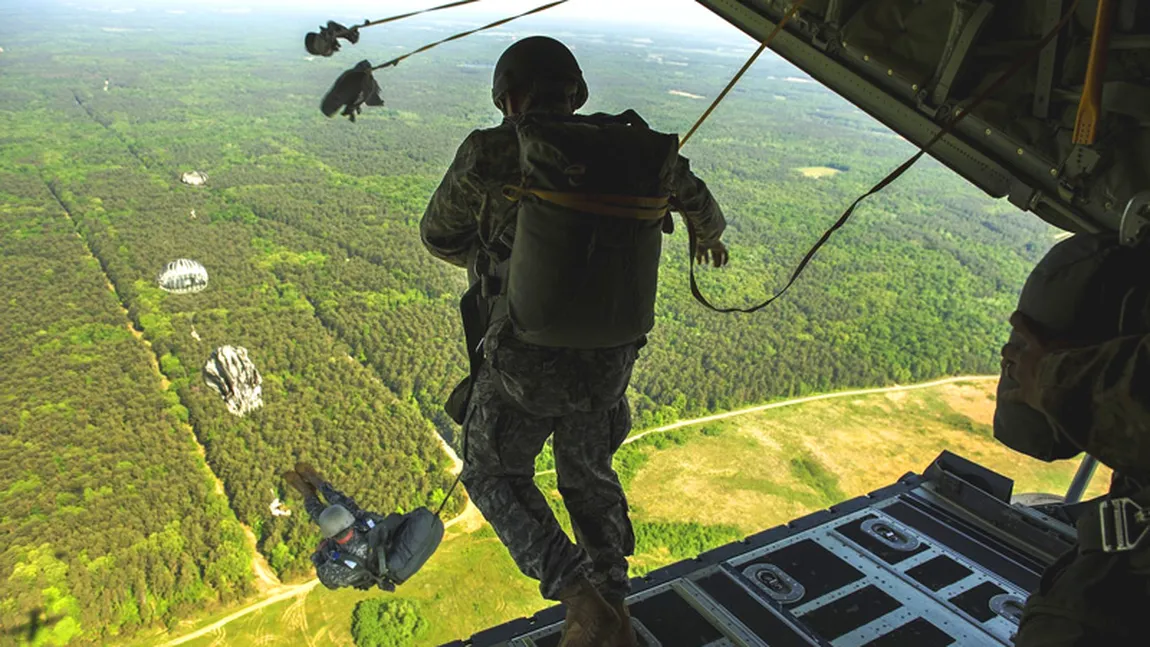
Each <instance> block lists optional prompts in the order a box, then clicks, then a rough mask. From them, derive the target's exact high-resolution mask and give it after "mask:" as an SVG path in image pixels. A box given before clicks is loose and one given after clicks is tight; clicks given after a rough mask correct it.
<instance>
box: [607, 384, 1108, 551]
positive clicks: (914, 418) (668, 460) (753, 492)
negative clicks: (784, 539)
mask: <svg viewBox="0 0 1150 647" xmlns="http://www.w3.org/2000/svg"><path fill="white" fill-rule="evenodd" d="M993 394H994V383H993V382H983V383H960V384H956V385H947V386H943V387H937V388H933V389H927V390H923V391H917V392H909V393H907V392H904V393H893V394H883V395H871V396H864V397H860V398H855V399H849V400H848V399H839V400H827V401H823V402H812V403H808V404H803V405H801V406H796V407H791V408H786V409H778V410H773V411H768V412H763V413H760V414H750V415H747V416H745V417H740V418H736V419H734V420H731V421H727V422H725V423H722V427H721V433H718V434H714V433H712V435H703V434H698V435H697V436H695V437H693V438H691V439H690V441H689V442H686V443H683V444H675V445H674V446H672V447H665V448H664V449H662V450H655V451H650V452H649V454H648V456H647V457H646V460H645V461H643V466H642V468H641V469H640V470H639V472H638V473H637V474H636V475H635V477H634V479H633V481H632V482H631V486H630V489H629V496H630V499H631V502H632V505H633V508H634V509H636V510H638V516H639V517H640V518H643V519H647V520H658V521H695V522H699V523H703V524H718V523H724V524H735V525H737V526H738V527H739V529H740V530H742V531H743V532H745V533H752V532H756V531H758V530H762V529H765V528H769V527H772V526H775V525H778V524H780V523H785V522H787V521H788V520H790V519H793V518H795V517H798V516H802V515H804V514H807V513H809V512H813V511H815V510H819V509H821V508H825V507H827V506H829V505H831V504H833V503H835V502H837V501H840V500H842V499H844V498H851V497H855V496H859V495H861V494H865V493H867V492H870V491H872V490H875V489H878V488H880V487H882V486H884V485H889V484H890V483H893V482H894V481H896V480H897V479H898V478H899V477H900V476H902V475H903V474H905V473H907V472H920V473H921V472H922V470H923V469H925V468H926V466H927V465H928V464H929V463H930V461H931V460H932V459H934V458H935V457H936V456H937V455H938V454H939V453H940V452H942V450H944V449H949V450H950V451H953V452H955V453H956V454H959V455H961V456H963V457H965V458H969V459H970V460H973V461H975V462H977V463H979V464H981V465H984V466H986V467H988V468H990V469H992V470H995V471H997V472H999V473H1001V474H1003V475H1006V476H1009V477H1011V478H1013V479H1014V480H1015V488H1014V491H1015V492H1016V493H1022V492H1051V493H1057V494H1061V493H1063V492H1065V490H1066V487H1067V486H1068V485H1069V483H1070V479H1071V477H1072V476H1073V475H1074V470H1075V469H1076V467H1077V462H1076V461H1063V462H1060V463H1053V464H1049V463H1043V462H1042V461H1038V460H1034V459H1030V458H1028V457H1026V456H1023V455H1021V454H1018V453H1016V452H1014V451H1012V450H1010V449H1008V448H1007V447H1005V446H1003V445H1001V444H999V443H998V442H996V441H995V440H994V439H993V437H992V435H991V433H992V432H991V426H990V424H991V421H992V419H993V414H994V400H993ZM1108 481H1109V473H1108V471H1106V470H1104V469H1100V470H1099V472H1098V474H1097V475H1096V476H1095V478H1094V481H1093V483H1092V485H1091V490H1090V493H1089V494H1090V495H1093V494H1101V493H1102V492H1103V491H1104V489H1105V487H1106V484H1107V483H1108Z"/></svg>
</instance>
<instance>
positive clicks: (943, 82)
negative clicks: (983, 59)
mask: <svg viewBox="0 0 1150 647" xmlns="http://www.w3.org/2000/svg"><path fill="white" fill-rule="evenodd" d="M971 4H972V3H971V2H970V1H966V2H959V3H956V4H955V6H954V12H955V13H954V24H953V25H952V26H951V37H950V38H947V40H948V41H949V42H948V43H947V50H948V51H947V53H946V54H944V55H943V57H942V64H941V66H940V67H939V71H938V82H937V83H936V84H935V86H934V92H933V94H932V96H931V100H932V101H933V102H934V103H935V105H938V104H941V103H943V102H945V101H946V100H947V99H948V98H950V88H951V86H952V85H953V84H954V80H955V79H956V78H957V77H958V72H959V70H961V69H962V65H963V63H965V62H966V59H967V57H969V56H970V50H971V48H972V47H973V46H974V41H976V40H978V35H979V34H980V33H981V32H982V28H983V27H984V26H985V25H986V23H987V20H988V19H989V18H990V14H992V13H994V4H992V3H990V2H982V3H979V5H978V6H977V7H976V8H974V10H973V11H971V12H970V13H969V16H967V15H966V14H967V12H968V11H969V10H970V9H969V5H971ZM956 32H957V37H956Z"/></svg>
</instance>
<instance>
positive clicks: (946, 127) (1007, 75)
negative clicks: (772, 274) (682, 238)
mask: <svg viewBox="0 0 1150 647" xmlns="http://www.w3.org/2000/svg"><path fill="white" fill-rule="evenodd" d="M803 1H804V0H800V2H799V3H798V4H797V5H796V6H795V7H792V9H791V14H789V15H793V13H794V10H795V9H797V7H798V5H801V4H802V2H803ZM1080 2H1081V0H1074V2H1073V3H1071V5H1070V8H1069V9H1067V11H1066V13H1065V14H1063V16H1062V18H1061V19H1060V20H1059V21H1058V24H1057V25H1055V26H1054V28H1053V29H1051V30H1050V32H1049V33H1047V34H1046V35H1045V36H1044V37H1043V38H1042V40H1040V41H1038V43H1037V44H1035V45H1033V46H1032V47H1031V48H1030V49H1028V50H1027V51H1025V52H1023V53H1022V54H1021V55H1020V56H1019V57H1018V58H1017V59H1015V60H1014V62H1013V63H1011V65H1010V67H1009V68H1007V69H1006V71H1005V72H1003V73H1002V74H1001V75H999V77H998V78H997V79H995V80H994V83H991V84H990V86H989V87H987V88H986V89H985V90H983V91H982V92H980V93H979V94H978V95H977V96H975V98H974V100H972V101H971V102H970V104H969V105H967V106H966V107H964V108H961V109H959V110H958V111H957V112H956V113H955V114H954V116H953V119H947V120H946V121H945V122H944V123H943V124H942V128H941V129H940V130H939V131H938V132H937V133H935V135H934V137H932V138H931V139H930V141H928V142H927V143H925V144H923V145H922V147H920V148H919V150H918V152H917V153H915V154H914V155H912V156H911V157H910V158H909V159H907V160H906V161H905V162H903V163H902V164H901V165H899V167H898V168H896V169H895V170H893V171H891V172H890V174H889V175H887V176H886V177H884V178H883V179H881V180H879V182H878V183H877V184H875V185H874V186H873V187H871V188H870V190H869V191H867V192H866V193H864V194H863V195H861V196H859V197H858V198H857V199H856V200H855V201H854V202H852V203H851V205H850V206H849V207H847V209H846V211H844V212H843V213H842V215H841V216H839V219H838V220H837V221H836V222H835V224H833V225H831V226H830V228H829V229H827V230H826V231H825V232H823V235H822V236H821V237H820V238H819V240H818V242H816V243H815V244H814V246H813V247H811V248H810V250H809V251H808V252H807V253H806V255H805V256H803V260H802V261H800V262H799V265H798V267H796V268H795V271H794V272H793V273H792V274H791V277H790V279H789V280H788V281H787V284H786V285H784V286H783V289H781V290H779V291H778V292H776V293H775V294H774V295H773V296H772V297H770V298H769V299H767V300H766V301H764V302H762V303H760V304H758V305H756V306H752V307H750V308H717V307H715V306H714V305H711V303H710V302H709V301H707V298H706V297H704V296H703V293H702V292H700V291H699V285H698V283H697V282H696V280H695V262H694V261H695V252H696V250H697V248H698V237H697V234H696V233H695V230H694V228H693V227H691V226H690V223H687V244H688V249H689V256H688V257H687V263H688V265H689V267H690V269H689V274H690V280H691V295H692V296H694V297H695V300H696V301H698V302H699V303H701V304H703V305H704V306H706V307H707V308H710V309H711V310H714V311H715V312H722V313H727V312H744V313H752V312H756V311H758V310H762V309H763V308H765V307H767V306H768V305H770V304H771V303H773V302H774V301H775V300H776V299H778V298H779V297H781V296H783V294H785V293H786V291H787V290H789V289H790V287H791V286H792V285H794V283H795V281H796V280H797V279H798V278H799V275H801V274H802V273H803V270H805V269H806V267H807V264H808V263H810V262H811V259H812V258H814V256H815V253H817V252H818V251H819V249H820V248H821V247H822V246H823V244H824V243H826V242H827V240H829V239H830V237H831V234H833V233H834V232H835V231H837V230H838V229H839V228H841V227H842V226H843V225H845V224H846V222H847V220H849V219H850V217H851V216H852V215H853V214H854V210H855V208H856V207H858V205H859V203H861V202H862V201H863V200H865V199H867V198H869V197H870V196H872V195H874V194H876V193H878V192H879V191H882V190H883V189H885V188H886V187H888V186H890V185H891V184H892V183H893V182H894V181H895V180H897V179H898V178H900V177H902V174H903V173H906V172H907V170H908V169H910V167H912V166H914V165H915V164H916V163H917V162H918V161H919V160H920V159H922V156H923V155H925V154H926V153H928V152H929V151H930V149H931V148H933V147H934V145H935V144H937V143H938V142H939V141H940V140H941V139H942V138H943V137H945V136H947V135H949V134H950V133H952V132H953V131H954V128H955V127H956V126H957V125H958V124H959V123H960V122H961V121H962V120H963V119H966V117H967V115H969V114H970V113H971V112H973V111H974V109H975V108H977V107H979V106H980V105H982V104H983V102H984V101H986V100H987V99H989V98H990V96H991V95H993V94H994V93H995V92H996V91H997V90H998V89H999V88H1000V87H1002V86H1003V85H1005V84H1006V82H1007V81H1009V80H1010V79H1011V78H1013V77H1014V75H1015V74H1017V73H1018V72H1019V71H1021V70H1022V69H1023V68H1024V67H1026V66H1027V65H1028V64H1030V63H1031V62H1032V61H1033V60H1034V59H1035V58H1036V57H1037V56H1038V54H1039V53H1040V52H1042V50H1043V49H1045V48H1046V46H1047V45H1048V44H1050V41H1052V40H1054V37H1055V36H1057V35H1058V34H1059V32H1061V31H1062V30H1063V29H1065V28H1066V25H1067V24H1068V23H1069V22H1070V19H1071V18H1073V17H1074V12H1075V10H1076V9H1078V5H1079V3H1080ZM789 15H788V17H789ZM785 22H786V19H785V18H784V19H783V21H781V22H780V23H779V24H778V26H776V27H775V30H774V31H773V32H771V35H770V36H768V37H767V40H765V41H764V42H763V46H764V47H765V46H766V44H767V43H769V42H770V39H771V38H773V37H774V36H775V34H777V33H778V32H779V30H780V27H782V25H783V23H785ZM761 49H762V48H760V50H761ZM757 55H758V52H756V53H755V56H757ZM753 60H754V57H752V61H753ZM750 62H751V61H748V65H749V64H750ZM746 67H747V65H745V66H744V69H743V70H740V72H739V75H741V74H742V73H743V72H744V71H746ZM738 78H739V76H738V75H736V77H735V79H734V80H733V81H732V83H731V85H733V84H734V81H737V80H738ZM730 88H731V86H730V85H728V86H727V89H726V90H724V91H723V92H724V94H725V93H726V91H727V90H730ZM721 98H722V96H720V99H721ZM715 103H716V104H717V103H718V101H716V102H715ZM711 107H712V108H714V105H712V106H711ZM707 112H708V114H709V113H710V110H708V111H707ZM704 117H706V115H704ZM701 121H702V120H700V122H701ZM697 126H698V124H696V127H697ZM691 132H694V128H692V129H691ZM690 134H691V133H688V135H690ZM685 139H686V138H684V141H685ZM680 147H681V146H680Z"/></svg>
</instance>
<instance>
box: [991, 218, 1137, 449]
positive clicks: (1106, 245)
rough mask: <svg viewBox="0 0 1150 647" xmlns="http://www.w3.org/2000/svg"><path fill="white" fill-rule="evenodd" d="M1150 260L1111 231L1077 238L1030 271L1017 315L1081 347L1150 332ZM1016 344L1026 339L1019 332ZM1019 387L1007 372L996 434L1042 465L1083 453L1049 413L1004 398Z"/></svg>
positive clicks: (1000, 392)
mask: <svg viewBox="0 0 1150 647" xmlns="http://www.w3.org/2000/svg"><path fill="white" fill-rule="evenodd" d="M1148 257H1150V249H1148V248H1147V246H1146V245H1140V246H1138V247H1135V248H1131V247H1125V246H1123V245H1121V244H1120V243H1119V241H1118V238H1117V236H1115V235H1113V234H1110V233H1104V234H1077V235H1075V236H1072V237H1070V238H1068V239H1066V240H1063V241H1061V242H1059V243H1058V244H1057V245H1055V246H1054V247H1053V248H1051V249H1050V251H1049V252H1047V254H1046V256H1044V257H1043V259H1042V260H1041V261H1040V262H1039V263H1038V266H1037V267H1035V268H1034V271H1033V272H1031V274H1030V276H1029V277H1028V278H1027V279H1026V284H1025V286H1023V288H1022V293H1021V295H1020V296H1019V299H1018V311H1019V312H1021V313H1022V314H1024V315H1026V316H1027V317H1029V318H1030V319H1031V320H1032V321H1034V322H1035V323H1036V324H1037V325H1038V326H1040V327H1041V328H1042V329H1043V330H1045V331H1046V332H1047V333H1048V334H1050V335H1053V336H1054V337H1055V338H1058V339H1064V340H1070V341H1072V342H1073V343H1075V344H1076V345H1080V346H1086V345H1091V344H1097V343H1101V342H1104V341H1107V340H1109V339H1113V338H1115V337H1118V336H1122V335H1129V334H1144V333H1145V332H1147V330H1146V328H1147V326H1150V320H1148V318H1147V317H1148V315H1150V312H1146V309H1147V306H1148V305H1150V303H1148V302H1147V301H1146V299H1147V295H1146V293H1145V292H1146V287H1145V276H1146V272H1147V271H1150V260H1148ZM1010 343H1012V344H1020V345H1021V344H1024V341H1023V339H1022V338H1021V337H1020V336H1019V335H1018V333H1017V332H1012V333H1011V335H1010ZM1017 387H1018V383H1017V382H1015V381H1014V379H1013V378H1012V377H1011V376H1010V374H1009V372H1008V371H1007V370H1006V369H1005V367H1004V369H1003V371H1002V374H1001V378H1000V380H999V384H998V395H999V396H1000V397H999V398H998V399H997V403H996V407H995V413H994V435H995V437H996V438H997V439H998V440H1000V441H1002V442H1003V443H1004V444H1006V445H1007V446H1009V447H1011V448H1013V449H1015V450H1018V451H1020V452H1022V453H1024V454H1028V455H1030V456H1033V457H1035V458H1039V459H1042V460H1047V461H1050V460H1058V459H1066V458H1071V457H1073V456H1076V455H1077V454H1079V453H1080V452H1081V451H1082V448H1081V447H1079V446H1078V445H1077V444H1076V443H1074V442H1073V441H1072V440H1071V439H1069V438H1065V437H1063V436H1062V435H1061V434H1057V433H1055V431H1054V428H1053V427H1052V426H1051V424H1050V421H1049V420H1047V418H1046V416H1045V415H1044V414H1042V413H1040V412H1038V411H1036V410H1034V409H1032V408H1030V407H1029V406H1028V405H1026V404H1023V403H1020V402H1010V401H1007V400H1005V399H1004V398H1003V397H1001V396H1002V395H1003V394H1004V393H1006V392H1008V391H1012V390H1014V389H1016V388H1017Z"/></svg>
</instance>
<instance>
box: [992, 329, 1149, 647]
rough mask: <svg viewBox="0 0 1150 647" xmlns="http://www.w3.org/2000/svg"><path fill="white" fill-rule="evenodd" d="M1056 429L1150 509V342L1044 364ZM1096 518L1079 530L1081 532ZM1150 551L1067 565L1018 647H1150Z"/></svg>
mask: <svg viewBox="0 0 1150 647" xmlns="http://www.w3.org/2000/svg"><path fill="white" fill-rule="evenodd" d="M1037 379H1038V380H1039V383H1040V385H1041V387H1042V391H1041V392H1042V406H1041V408H1042V410H1043V413H1045V414H1046V415H1047V417H1048V418H1049V420H1050V421H1051V423H1052V425H1053V426H1054V428H1055V429H1057V430H1058V432H1059V433H1062V434H1065V435H1066V436H1067V437H1069V438H1071V439H1073V440H1074V442H1075V443H1076V444H1077V445H1078V446H1079V447H1082V448H1083V449H1085V450H1086V451H1087V452H1088V453H1090V454H1091V455H1093V456H1095V457H1097V458H1098V459H1099V460H1100V461H1101V462H1102V463H1104V464H1106V465H1108V466H1110V467H1111V468H1114V469H1115V479H1114V482H1113V484H1112V487H1111V496H1112V497H1116V496H1131V497H1133V498H1134V499H1135V501H1137V502H1138V503H1140V504H1141V505H1143V506H1146V505H1148V504H1150V497H1148V494H1147V492H1148V490H1147V486H1150V478H1148V477H1150V336H1131V337H1123V338H1119V339H1115V340H1112V341H1110V342H1107V343H1104V344H1101V345H1098V346H1092V347H1089V348H1082V349H1074V350H1067V351H1062V352H1054V353H1051V354H1049V355H1047V356H1046V357H1045V358H1044V359H1043V360H1042V361H1041V362H1040V363H1039V365H1038V373H1037ZM1097 523H1098V520H1097V518H1096V517H1093V518H1090V520H1089V523H1088V524H1083V523H1080V524H1079V534H1080V537H1081V536H1082V534H1083V532H1084V530H1089V528H1086V527H1085V526H1086V525H1089V526H1095V525H1097ZM1147 609H1150V546H1144V547H1142V548H1140V549H1135V550H1131V551H1128V552H1121V553H1104V552H1101V551H1100V550H1099V549H1097V548H1092V547H1081V548H1079V549H1078V550H1075V551H1072V552H1070V553H1068V554H1067V555H1064V556H1063V557H1062V558H1061V559H1059V560H1058V561H1057V562H1056V563H1055V564H1054V565H1053V566H1052V567H1051V568H1049V569H1047V572H1046V573H1045V574H1044V575H1043V577H1042V582H1041V584H1040V585H1039V589H1038V591H1037V592H1035V593H1034V594H1033V595H1031V596H1030V599H1029V600H1028V601H1027V605H1026V610H1025V612H1024V614H1023V618H1022V623H1021V627H1020V628H1019V633H1018V637H1017V639H1016V640H1015V645H1016V646H1017V647H1037V646H1042V647H1048V646H1054V645H1059V646H1065V645H1126V644H1145V642H1146V639H1145V637H1144V636H1143V637H1142V638H1139V636H1142V635H1143V633H1144V632H1145V629H1144V628H1143V626H1142V622H1143V621H1144V616H1145V613H1146V610H1147Z"/></svg>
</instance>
